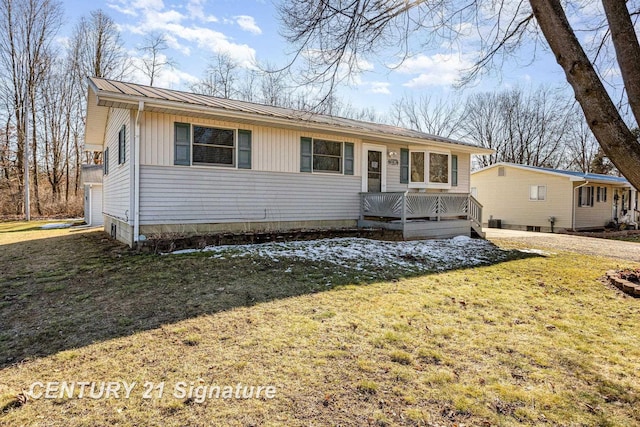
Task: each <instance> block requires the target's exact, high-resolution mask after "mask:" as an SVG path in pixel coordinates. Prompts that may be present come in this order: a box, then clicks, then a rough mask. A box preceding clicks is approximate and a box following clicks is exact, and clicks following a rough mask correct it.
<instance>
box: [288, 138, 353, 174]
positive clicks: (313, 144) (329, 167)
mask: <svg viewBox="0 0 640 427" xmlns="http://www.w3.org/2000/svg"><path fill="white" fill-rule="evenodd" d="M300 172H323V173H339V174H344V175H353V173H354V145H353V143H352V142H340V141H330V140H327V139H315V138H308V137H302V138H300Z"/></svg>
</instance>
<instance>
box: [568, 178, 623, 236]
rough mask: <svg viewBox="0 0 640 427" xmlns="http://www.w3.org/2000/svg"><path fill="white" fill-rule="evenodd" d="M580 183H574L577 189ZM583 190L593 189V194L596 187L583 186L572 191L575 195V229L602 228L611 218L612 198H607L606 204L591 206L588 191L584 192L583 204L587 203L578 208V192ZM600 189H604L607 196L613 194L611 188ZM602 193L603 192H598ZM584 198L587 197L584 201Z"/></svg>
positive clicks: (594, 198)
mask: <svg viewBox="0 0 640 427" xmlns="http://www.w3.org/2000/svg"><path fill="white" fill-rule="evenodd" d="M579 184H580V183H576V184H575V186H576V187H577V186H578V185H579ZM585 188H593V192H596V186H595V185H594V186H593V187H591V186H585V187H581V188H579V189H577V190H574V191H575V193H576V202H575V203H576V228H578V229H579V228H590V227H604V225H605V224H607V223H608V222H609V221H611V218H612V216H613V198H609V197H607V202H606V203H605V202H600V203H593V205H591V202H590V200H591V199H590V197H589V193H590V192H591V191H590V190H584V192H583V204H584V203H587V202H588V204H587V205H586V206H578V200H577V199H578V194H577V193H578V192H579V191H582V190H583V189H585ZM600 188H606V189H607V190H606V191H607V196H609V194H613V191H614V190H613V187H611V186H602V184H601V185H600ZM600 191H603V190H600ZM585 196H587V198H586V200H585ZM593 200H594V202H595V201H596V195H595V194H594V197H593Z"/></svg>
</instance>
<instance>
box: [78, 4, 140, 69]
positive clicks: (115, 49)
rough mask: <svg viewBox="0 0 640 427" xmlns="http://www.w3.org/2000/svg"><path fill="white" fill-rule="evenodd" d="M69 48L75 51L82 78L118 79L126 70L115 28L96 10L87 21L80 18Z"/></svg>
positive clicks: (124, 55)
mask: <svg viewBox="0 0 640 427" xmlns="http://www.w3.org/2000/svg"><path fill="white" fill-rule="evenodd" d="M71 49H72V50H75V51H76V52H75V55H74V57H75V60H76V61H77V64H76V66H77V67H78V70H79V74H80V75H81V76H83V77H82V78H83V79H85V78H87V77H90V76H93V77H105V78H110V79H121V78H122V77H124V76H125V75H126V74H127V73H128V71H129V69H130V62H129V59H128V57H127V55H126V52H125V50H124V48H123V43H122V39H121V38H120V31H119V30H118V26H117V25H116V23H115V22H114V21H113V19H111V17H109V16H108V15H107V14H105V13H104V12H103V11H102V10H100V9H98V10H94V11H92V12H91V13H90V15H89V17H88V18H87V17H82V18H80V21H79V22H78V24H77V25H76V26H75V29H74V31H73V35H72V37H71Z"/></svg>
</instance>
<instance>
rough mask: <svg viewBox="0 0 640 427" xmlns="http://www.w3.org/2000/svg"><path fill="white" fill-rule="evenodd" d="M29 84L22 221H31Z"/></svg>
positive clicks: (25, 131) (26, 97)
mask: <svg viewBox="0 0 640 427" xmlns="http://www.w3.org/2000/svg"><path fill="white" fill-rule="evenodd" d="M28 87H29V84H28V83H27V89H26V92H27V94H26V96H25V97H24V220H25V221H31V201H30V194H29V90H28Z"/></svg>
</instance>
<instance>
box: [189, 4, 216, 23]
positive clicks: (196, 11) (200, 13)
mask: <svg viewBox="0 0 640 427" xmlns="http://www.w3.org/2000/svg"><path fill="white" fill-rule="evenodd" d="M206 1H207V0H189V3H187V6H186V7H187V12H189V17H190V18H192V19H197V20H200V21H203V22H218V18H216V17H215V16H213V15H207V14H206V12H205V11H204V4H205V3H206Z"/></svg>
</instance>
